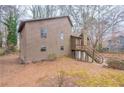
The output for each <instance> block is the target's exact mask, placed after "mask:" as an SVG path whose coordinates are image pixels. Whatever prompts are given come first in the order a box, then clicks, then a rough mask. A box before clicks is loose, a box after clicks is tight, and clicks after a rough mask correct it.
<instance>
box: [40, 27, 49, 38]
mask: <svg viewBox="0 0 124 93" xmlns="http://www.w3.org/2000/svg"><path fill="white" fill-rule="evenodd" d="M47 32H48V30H47V28H43V29H41V38H47Z"/></svg>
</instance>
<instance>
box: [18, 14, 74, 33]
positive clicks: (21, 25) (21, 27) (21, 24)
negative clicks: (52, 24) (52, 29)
mask: <svg viewBox="0 0 124 93" xmlns="http://www.w3.org/2000/svg"><path fill="white" fill-rule="evenodd" d="M65 17H67V18H68V20H69V22H70V24H71V26H73V24H72V21H71V19H70V17H69V16H60V17H51V18H44V19H31V20H25V21H21V23H20V25H19V28H18V32H21V31H22V29H23V27H24V26H25V23H27V22H35V21H45V20H53V19H59V18H65Z"/></svg>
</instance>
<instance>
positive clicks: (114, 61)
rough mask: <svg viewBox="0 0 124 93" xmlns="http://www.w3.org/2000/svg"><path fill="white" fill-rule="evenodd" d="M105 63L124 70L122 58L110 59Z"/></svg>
mask: <svg viewBox="0 0 124 93" xmlns="http://www.w3.org/2000/svg"><path fill="white" fill-rule="evenodd" d="M107 64H108V67H111V68H115V69H120V70H124V60H117V59H110V60H108V61H107Z"/></svg>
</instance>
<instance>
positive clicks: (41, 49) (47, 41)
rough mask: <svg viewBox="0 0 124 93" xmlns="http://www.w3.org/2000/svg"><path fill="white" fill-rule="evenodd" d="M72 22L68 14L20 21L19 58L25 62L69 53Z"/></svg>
mask: <svg viewBox="0 0 124 93" xmlns="http://www.w3.org/2000/svg"><path fill="white" fill-rule="evenodd" d="M71 30H72V23H71V21H70V19H69V17H68V16H64V17H55V18H47V19H36V20H28V21H22V22H21V23H20V26H19V32H20V51H21V52H20V59H21V60H22V61H23V62H25V63H30V62H33V61H40V60H47V59H48V56H49V55H52V54H54V55H55V56H56V57H60V56H63V55H70V53H71V46H70V36H71Z"/></svg>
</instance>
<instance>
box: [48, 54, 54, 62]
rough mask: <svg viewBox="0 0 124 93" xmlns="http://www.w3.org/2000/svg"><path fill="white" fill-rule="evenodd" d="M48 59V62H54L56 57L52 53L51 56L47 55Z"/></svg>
mask: <svg viewBox="0 0 124 93" xmlns="http://www.w3.org/2000/svg"><path fill="white" fill-rule="evenodd" d="M48 59H49V60H50V61H54V60H56V55H55V54H54V53H53V54H49V55H48Z"/></svg>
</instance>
